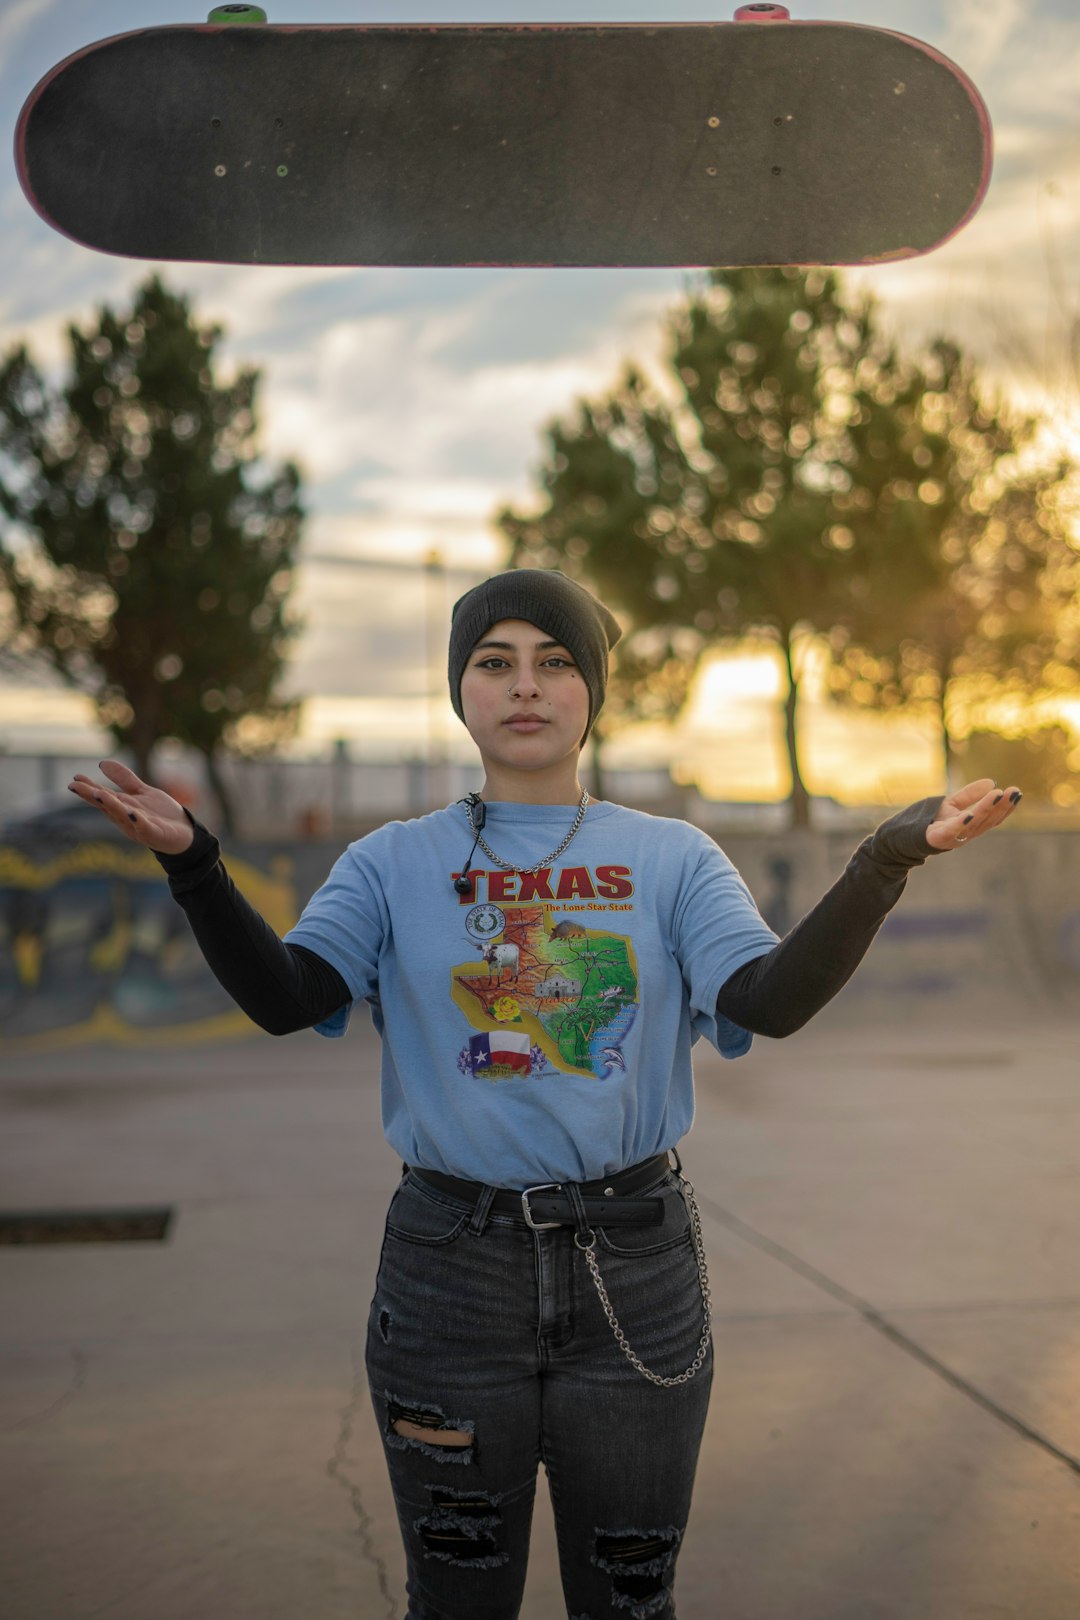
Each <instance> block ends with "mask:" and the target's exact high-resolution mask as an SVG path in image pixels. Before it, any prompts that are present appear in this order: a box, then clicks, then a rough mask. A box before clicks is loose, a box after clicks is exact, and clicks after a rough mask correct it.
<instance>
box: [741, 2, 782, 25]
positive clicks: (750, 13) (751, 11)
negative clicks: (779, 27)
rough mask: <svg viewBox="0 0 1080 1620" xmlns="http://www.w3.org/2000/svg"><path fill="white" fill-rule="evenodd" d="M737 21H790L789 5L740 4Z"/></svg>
mask: <svg viewBox="0 0 1080 1620" xmlns="http://www.w3.org/2000/svg"><path fill="white" fill-rule="evenodd" d="M735 21H736V22H790V21H791V12H790V11H789V10H788V8H787V6H770V5H758V6H740V7H739V9H738V11H737V12H736V13H735Z"/></svg>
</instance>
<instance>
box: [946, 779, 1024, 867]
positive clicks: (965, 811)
mask: <svg viewBox="0 0 1080 1620" xmlns="http://www.w3.org/2000/svg"><path fill="white" fill-rule="evenodd" d="M1022 797H1023V794H1022V793H1021V792H1020V789H1019V788H1018V787H1007V788H999V787H996V786H995V784H994V782H993V780H992V779H991V778H990V777H989V776H980V778H979V780H978V781H977V782H969V783H968V784H967V786H966V787H962V788H957V790H956V792H955V793H950V794H949V797H948V798H947V799H946V800H945V801H944V803H943V804H942V806H941V809H940V810H939V811H938V813H937V815H936V816H935V817H934V819H933V821H932V822H931V823H930V825H929V827H927V829H926V842H927V843H928V844H931V845H933V847H934V849H956V848H957V846H958V845H960V844H968V843H970V842H971V840H972V839H973V838H979V837H981V835H982V834H983V833H986V832H989V831H990V830H991V828H993V827H998V826H1000V825H1001V823H1002V822H1003V821H1004V820H1005V818H1006V817H1007V816H1011V815H1012V813H1013V811H1014V810H1015V809H1016V806H1017V805H1018V804H1019V803H1020V800H1021V799H1022Z"/></svg>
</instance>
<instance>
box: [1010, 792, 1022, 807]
mask: <svg viewBox="0 0 1080 1620" xmlns="http://www.w3.org/2000/svg"><path fill="white" fill-rule="evenodd" d="M1023 797H1024V795H1023V794H1022V793H1021V792H1019V790H1018V791H1017V792H1016V793H1010V794H1009V798H1010V799H1011V800H1012V802H1013V804H1019V803H1020V800H1021V799H1022V798H1023Z"/></svg>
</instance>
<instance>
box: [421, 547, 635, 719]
mask: <svg viewBox="0 0 1080 1620" xmlns="http://www.w3.org/2000/svg"><path fill="white" fill-rule="evenodd" d="M500 619H525V620H527V621H528V623H529V624H535V625H536V627H537V629H538V630H546V631H547V633H548V635H549V636H553V637H554V639H555V640H556V641H559V642H561V643H562V645H563V646H564V647H565V648H566V649H567V651H568V652H570V653H572V654H573V656H574V659H575V661H576V663H577V666H578V668H579V669H580V670H581V673H582V676H583V677H584V680H585V684H586V686H587V687H588V689H589V723H588V725H587V726H586V727H585V736H584V737H582V739H581V740H582V742H584V741H585V738H586V737H588V735H589V732H590V731H591V730H592V724H593V721H594V720H595V719H596V716H597V715H598V714H599V712H600V709H601V708H602V706H603V702H604V694H605V692H606V691H607V666H608V651H609V649H610V648H612V647H614V645H615V643H616V642H617V641H618V639H619V637H620V636H621V635H622V629H621V627H620V625H619V621H618V619H616V617H615V615H614V614H613V613H609V612H608V610H607V608H606V607H605V606H604V605H603V603H602V602H598V601H597V600H596V597H595V596H593V595H592V594H591V592H589V591H587V590H586V589H585V587H584V586H583V585H578V584H577V582H576V581H575V580H572V579H568V578H567V576H566V575H565V574H560V573H559V571H558V570H557V569H554V568H513V569H511V570H510V571H509V573H506V574H494V575H493V576H492V577H491V578H490V579H485V580H484V582H483V583H482V584H481V585H475V586H474V587H473V589H472V590H471V591H466V592H465V595H464V596H462V597H459V598H458V600H457V601H456V602H455V603H454V611H453V613H452V614H451V618H450V661H449V671H448V673H449V677H450V701H451V703H452V704H453V705H454V712H455V714H456V715H457V717H458V719H459V720H462V721H463V720H464V719H465V716H464V714H463V713H462V708H461V677H462V675H463V674H464V673H465V665H466V664H467V663H468V661H469V654H470V653H471V652H472V650H473V648H474V647H475V646H476V643H477V642H478V641H479V640H480V637H481V636H482V635H483V634H484V633H485V631H487V630H490V629H491V626H492V625H493V624H498V622H499V620H500Z"/></svg>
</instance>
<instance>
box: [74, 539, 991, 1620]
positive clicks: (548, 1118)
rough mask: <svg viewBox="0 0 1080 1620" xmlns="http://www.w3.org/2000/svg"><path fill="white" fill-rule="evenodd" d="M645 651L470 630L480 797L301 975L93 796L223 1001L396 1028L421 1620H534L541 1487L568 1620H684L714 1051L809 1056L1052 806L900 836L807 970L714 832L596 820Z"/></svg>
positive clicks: (462, 619)
mask: <svg viewBox="0 0 1080 1620" xmlns="http://www.w3.org/2000/svg"><path fill="white" fill-rule="evenodd" d="M618 635H619V627H618V624H617V623H616V621H615V619H614V618H613V617H612V615H611V614H610V613H609V612H608V611H607V609H606V608H604V607H603V606H602V605H601V604H600V603H599V602H597V601H596V600H595V599H594V598H593V597H592V596H591V595H590V594H589V593H588V592H587V591H585V590H583V589H582V588H581V587H580V586H579V585H577V584H575V583H574V582H573V581H571V580H569V579H567V578H566V577H565V576H563V575H562V574H559V573H556V572H549V571H546V570H528V569H525V570H518V571H515V572H511V573H506V574H501V575H497V576H495V577H494V578H492V579H489V580H487V581H486V582H485V583H484V584H482V585H478V586H477V587H476V588H475V589H474V590H472V591H469V592H468V593H467V594H466V595H465V596H463V597H462V598H461V600H460V601H459V602H458V603H457V605H456V606H455V608H454V613H453V621H452V628H451V633H450V656H449V677H450V693H451V698H452V700H453V704H454V708H455V710H456V712H457V713H458V715H459V716H460V717H461V719H462V720H463V721H464V723H465V725H466V726H467V728H468V730H469V733H470V735H471V736H472V738H473V741H474V742H475V743H476V746H477V748H478V749H479V752H480V757H481V761H482V763H483V767H484V783H483V787H482V788H481V789H480V792H479V793H478V794H476V793H473V794H470V795H468V797H467V798H466V799H464V800H461V801H459V802H458V803H457V804H453V805H450V806H448V807H447V808H446V809H444V810H438V811H435V812H434V813H433V814H431V815H426V816H421V817H419V818H418V819H416V820H412V821H407V822H400V821H398V822H391V823H389V824H388V825H386V826H384V827H380V828H379V829H378V830H377V831H376V832H374V833H371V834H369V836H368V837H366V838H362V839H359V840H358V841H357V842H356V843H353V844H351V845H350V846H349V847H348V849H347V850H346V851H345V853H344V854H343V855H342V856H341V857H340V859H339V860H338V862H337V863H336V865H335V866H334V868H333V870H332V871H331V873H330V875H329V877H328V878H327V881H326V882H325V884H324V885H323V886H322V888H321V889H320V890H319V891H318V893H317V894H315V895H314V897H313V898H312V899H311V901H310V902H309V903H308V905H307V906H306V907H305V909H304V912H303V915H302V916H301V918H300V920H299V922H298V923H297V924H296V926H295V927H294V928H292V929H290V930H289V932H288V934H287V935H286V937H285V939H284V941H282V940H281V939H279V938H278V937H277V935H276V934H275V933H274V932H273V931H272V930H271V929H270V928H269V927H268V925H267V924H266V923H265V922H264V921H263V920H262V918H261V917H259V916H258V915H257V913H256V912H254V911H253V910H252V908H251V907H250V906H249V905H248V904H247V903H246V902H245V901H244V900H243V899H242V898H241V896H240V895H239V894H238V893H237V892H236V890H235V888H234V887H233V885H232V882H231V880H230V879H229V877H228V875H227V873H226V871H225V868H224V866H223V865H222V862H221V859H220V849H219V846H218V842H217V840H216V839H215V838H214V836H213V835H212V834H211V833H210V832H208V831H207V830H206V828H205V827H203V826H202V825H200V823H199V822H198V821H196V820H195V819H194V818H193V817H192V816H191V814H190V812H188V811H185V810H183V809H181V807H180V805H178V804H177V803H176V802H175V801H174V800H173V799H171V798H170V797H169V796H168V795H167V794H165V793H162V792H161V791H160V790H158V789H156V788H153V787H150V786H149V785H147V784H146V783H144V782H141V781H140V780H139V778H138V777H137V776H135V775H134V773H133V772H131V771H129V770H127V769H126V768H125V767H124V766H123V765H120V764H118V763H117V762H116V761H113V760H107V761H104V762H103V764H102V770H103V772H104V773H105V775H106V776H107V777H108V779H109V782H110V783H111V784H112V786H111V787H108V788H107V787H105V786H103V785H101V784H95V783H93V782H92V781H91V780H90V779H89V778H87V777H85V776H78V777H76V778H75V780H74V782H73V783H72V784H71V787H72V791H73V792H75V793H77V794H78V795H79V796H80V797H81V798H84V799H87V800H89V801H90V802H92V803H95V804H97V805H98V806H99V807H100V809H101V810H102V812H103V813H104V814H105V815H106V816H108V817H109V819H110V820H112V821H114V822H115V823H116V824H117V825H118V826H120V827H121V828H123V830H124V831H125V832H126V833H127V834H128V835H129V836H130V837H131V838H133V839H134V840H135V841H136V842H140V843H143V844H145V845H147V846H148V847H149V848H150V849H152V850H153V851H155V852H156V853H157V855H158V858H159V860H160V861H161V864H162V866H163V867H164V869H165V871H166V872H167V874H168V878H169V886H170V888H171V890H172V893H173V895H174V896H175V898H176V899H177V901H178V902H179V903H180V905H181V906H182V907H183V908H184V910H185V911H186V913H187V915H188V917H189V919H190V922H191V926H192V928H193V930H194V932H195V935H196V937H197V939H198V941H199V944H200V946H201V948H202V950H203V952H204V954H205V956H206V959H207V961H208V962H209V963H210V966H211V967H212V968H213V970H214V972H215V974H216V975H217V977H218V978H219V979H220V981H221V983H222V984H223V985H224V986H225V987H226V989H228V991H229V992H230V994H231V995H232V996H233V997H234V998H235V1000H236V1001H237V1002H238V1004H239V1005H240V1006H241V1007H242V1008H243V1009H244V1010H245V1012H247V1013H248V1014H249V1015H250V1016H251V1017H252V1018H253V1019H254V1020H255V1021H256V1022H257V1023H258V1024H260V1025H261V1026H262V1027H263V1028H264V1029H266V1030H268V1031H270V1032H271V1033H272V1034H278V1035H281V1034H287V1033H289V1032H291V1031H293V1030H297V1029H302V1028H307V1027H311V1026H314V1027H315V1028H316V1029H317V1030H318V1031H319V1032H320V1033H321V1034H323V1035H329V1036H339V1035H342V1034H344V1032H345V1028H346V1025H347V1024H348V1021H349V1017H350V1013H351V1010H352V1008H353V1007H354V1006H355V1005H356V1004H357V1003H359V1002H367V1003H368V1005H369V1006H370V1008H371V1013H372V1017H373V1019H374V1022H375V1026H376V1028H377V1029H378V1031H379V1033H380V1035H381V1037H382V1054H383V1055H382V1112H383V1125H384V1129H385V1133H386V1137H387V1140H388V1141H389V1142H390V1144H391V1145H392V1146H393V1147H394V1149H395V1150H396V1152H398V1153H399V1154H400V1155H401V1157H402V1159H403V1161H404V1167H403V1170H404V1173H403V1176H402V1180H401V1183H400V1185H399V1187H398V1188H397V1190H396V1191H395V1193H394V1196H393V1199H392V1200H391V1204H390V1208H389V1212H388V1215H387V1222H386V1232H385V1238H384V1242H383V1249H382V1256H381V1260H380V1264H379V1273H378V1278H377V1281H376V1286H375V1296H374V1298H373V1300H372V1303H371V1310H370V1315H369V1320H368V1335H367V1367H368V1374H369V1380H370V1387H371V1397H372V1400H373V1402H374V1407H375V1411H376V1414H377V1417H378V1421H379V1428H380V1431H381V1434H382V1439H383V1445H384V1448H385V1452H386V1460H387V1464H388V1467H389V1472H390V1480H391V1485H392V1488H393V1492H394V1497H395V1501H396V1504H397V1509H398V1515H399V1519H400V1524H401V1533H402V1537H403V1539H404V1543H405V1552H406V1558H407V1564H408V1592H409V1609H408V1614H409V1616H410V1617H411V1620H481V1617H483V1620H513V1617H514V1616H516V1615H517V1613H518V1609H519V1605H520V1601H521V1593H522V1587H523V1584H524V1578H525V1566H526V1560H527V1556H528V1542H529V1527H530V1522H531V1515H532V1505H533V1496H534V1491H535V1488H536V1477H537V1465H538V1463H540V1462H542V1463H543V1464H544V1467H545V1470H546V1472H547V1476H548V1483H549V1487H550V1491H551V1497H552V1503H553V1508H554V1513H555V1521H556V1526H557V1531H558V1542H559V1557H560V1565H561V1572H562V1581H563V1589H564V1594H565V1598H566V1606H567V1613H568V1615H569V1616H570V1617H571V1620H575V1617H576V1620H585V1617H588V1620H671V1617H673V1616H674V1612H675V1611H674V1600H673V1596H672V1584H673V1578H674V1571H675V1564H676V1558H677V1555H678V1552H679V1547H680V1543H681V1541H682V1537H683V1532H684V1528H685V1525H686V1521H687V1514H688V1511H689V1507H690V1495H691V1488H692V1484H693V1478H694V1471H695V1466H696V1462H697V1455H698V1448H699V1444H700V1440H701V1433H702V1428H703V1426H704V1422H705V1414H706V1409H707V1406H708V1400H709V1387H710V1381H711V1377H712V1346H711V1338H710V1317H709V1295H708V1283H707V1277H706V1269H705V1257H704V1253H703V1250H702V1245H701V1228H700V1222H699V1219H698V1215H697V1210H696V1206H695V1203H694V1199H693V1190H692V1188H691V1186H690V1184H689V1182H688V1181H686V1180H685V1178H684V1177H683V1175H682V1171H681V1164H680V1161H679V1157H678V1153H677V1152H676V1145H677V1144H678V1143H679V1142H680V1141H681V1139H682V1137H683V1136H684V1135H685V1133H686V1132H687V1131H688V1130H689V1128H690V1125H691V1122H692V1119H693V1082H692V1075H691V1063H690V1049H691V1046H692V1044H693V1042H694V1041H695V1040H697V1039H698V1038H699V1037H700V1036H702V1035H704V1036H706V1037H707V1038H708V1039H709V1040H710V1041H711V1042H712V1043H713V1045H714V1046H716V1047H717V1048H718V1050H719V1051H720V1052H721V1053H722V1054H723V1055H724V1056H725V1057H727V1058H737V1057H741V1056H742V1055H743V1054H744V1053H745V1052H747V1051H748V1050H749V1048H750V1044H751V1040H752V1036H753V1034H754V1033H761V1034H766V1035H770V1036H774V1037H780V1036H785V1035H790V1034H792V1033H793V1032H794V1031H795V1030H797V1029H799V1028H801V1027H802V1025H803V1024H805V1023H806V1021H807V1020H808V1019H809V1018H810V1017H812V1016H813V1014H814V1013H815V1012H817V1011H818V1010H819V1009H820V1008H821V1007H823V1006H824V1005H825V1003H826V1002H827V1001H829V1000H830V999H831V997H833V996H834V995H835V994H836V993H837V991H838V990H839V989H840V988H841V987H842V985H844V984H845V983H846V981H847V980H848V978H850V976H851V974H852V973H853V972H854V970H855V968H856V966H857V965H858V963H859V961H860V960H861V959H862V957H863V955H864V954H865V952H866V950H867V949H868V947H869V945H870V943H871V941H872V939H873V937H874V935H875V933H876V932H877V930H878V928H879V926H880V925H881V922H882V920H883V919H884V917H885V915H886V914H887V912H888V911H889V909H890V908H891V907H892V906H893V905H894V904H895V903H896V901H897V900H898V899H899V897H900V894H901V893H902V891H903V888H904V884H905V882H906V875H907V872H908V870H909V869H910V868H911V867H913V866H918V865H920V864H921V863H922V861H923V860H924V859H925V858H926V857H927V856H929V855H932V854H935V853H939V852H942V851H945V850H950V849H954V848H956V847H957V846H959V845H960V844H963V843H967V842H970V841H972V840H973V839H975V838H978V837H980V836H981V835H982V834H983V833H986V832H988V831H990V829H991V828H993V827H996V826H998V825H999V824H1000V823H1001V822H1002V821H1004V820H1005V818H1006V817H1007V816H1008V815H1010V814H1011V813H1012V810H1013V808H1014V806H1015V804H1016V803H1017V802H1018V800H1019V798H1020V794H1019V791H1018V790H1012V791H1011V793H1010V794H1009V796H1008V797H1006V795H1005V794H1004V793H1001V792H998V791H996V789H995V788H994V787H993V786H992V784H991V783H990V782H989V781H988V780H984V781H979V782H973V783H971V784H969V785H968V786H967V787H965V788H962V789H961V790H960V791H959V792H958V793H955V794H953V795H952V796H951V797H948V798H944V797H937V798H930V799H923V800H920V801H919V802H918V803H917V804H913V805H911V806H909V807H908V809H906V810H903V811H901V812H900V813H899V814H898V815H895V816H892V817H890V819H889V820H888V821H885V822H883V823H882V825H881V826H880V827H878V829H877V830H876V832H874V833H873V834H872V835H871V836H870V837H868V838H866V839H864V840H863V842H862V843H861V844H860V845H859V847H858V849H857V850H856V851H855V853H854V855H853V856H852V858H851V860H850V861H849V863H848V865H847V867H846V869H845V871H844V873H843V874H842V876H841V877H840V879H839V880H838V881H837V883H836V884H835V885H834V886H833V887H832V888H831V889H830V890H829V891H828V893H827V894H826V895H825V896H824V898H823V899H822V900H821V901H820V902H819V903H818V904H817V905H816V906H815V907H814V908H813V910H811V911H810V912H809V913H808V914H807V915H806V916H805V917H804V918H803V919H802V921H801V922H800V923H799V924H798V926H797V927H795V928H794V929H792V931H791V932H790V933H789V934H788V935H787V937H786V938H785V939H783V940H780V939H778V937H777V935H776V934H775V933H774V932H773V931H772V930H771V929H770V928H769V927H768V926H767V925H766V923H765V922H764V921H763V919H762V918H761V916H760V914H759V913H758V910H757V908H756V906H755V904H754V901H753V899H752V898H751V895H750V892H749V890H748V889H747V887H746V885H745V883H744V882H743V880H742V878H741V877H740V876H739V874H738V872H737V871H736V870H735V868H734V867H733V865H732V864H731V862H730V861H729V860H728V859H727V857H726V856H725V855H724V854H723V852H722V851H721V850H720V849H719V848H718V847H717V846H716V844H714V843H713V841H712V840H711V839H710V838H708V837H706V836H705V834H704V833H702V832H701V831H699V830H698V829H697V828H695V827H692V826H690V825H689V824H687V823H686V822H681V821H676V820H666V819H660V818H657V817H654V816H649V815H645V814H642V813H640V812H638V811H635V810H628V809H625V808H623V807H621V806H619V805H616V804H611V803H599V802H597V801H595V800H590V798H589V795H588V793H586V792H583V791H582V788H581V784H580V782H579V780H578V760H579V755H580V751H581V747H582V744H583V742H584V741H585V739H586V738H587V736H588V734H589V729H590V727H591V725H592V723H593V721H594V720H595V718H596V715H597V713H598V712H599V709H600V706H601V704H602V703H603V700H604V692H605V683H606V676H607V661H608V651H609V648H610V647H611V646H613V645H614V643H615V641H616V640H617V639H618ZM477 849H479V850H480V851H481V855H480V862H481V864H477V865H474V864H473V861H474V856H475V855H476V851H477ZM466 857H467V858H466ZM672 1159H673V1160H674V1163H673V1164H672V1162H671V1161H672Z"/></svg>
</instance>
